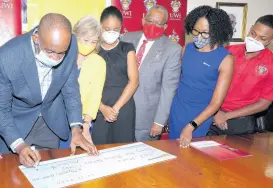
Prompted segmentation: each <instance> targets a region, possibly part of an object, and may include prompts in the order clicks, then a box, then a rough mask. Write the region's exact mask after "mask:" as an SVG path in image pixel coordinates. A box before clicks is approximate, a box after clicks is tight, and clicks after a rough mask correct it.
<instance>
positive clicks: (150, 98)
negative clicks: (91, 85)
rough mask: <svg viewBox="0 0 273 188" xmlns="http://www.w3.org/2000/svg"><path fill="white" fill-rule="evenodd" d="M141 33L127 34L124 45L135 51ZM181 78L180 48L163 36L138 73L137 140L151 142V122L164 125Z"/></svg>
mask: <svg viewBox="0 0 273 188" xmlns="http://www.w3.org/2000/svg"><path fill="white" fill-rule="evenodd" d="M142 34H143V33H142V32H133V33H127V34H126V35H124V36H123V37H122V40H123V41H126V42H130V43H133V44H134V46H135V48H137V46H138V44H139V42H142V41H140V38H141V37H142ZM180 74H181V46H180V45H179V44H177V43H174V42H172V41H171V40H169V39H168V38H167V37H166V36H165V35H163V36H162V37H161V38H160V39H158V40H156V41H155V42H154V43H153V45H152V47H151V49H150V50H149V52H148V53H147V55H146V57H145V58H144V59H143V62H142V64H141V67H140V69H139V87H138V89H137V91H136V93H135V95H134V99H135V103H136V134H135V137H136V140H137V141H145V140H152V138H151V137H150V130H151V127H152V125H153V123H154V122H156V123H158V124H161V125H166V124H167V121H168V118H169V114H170V108H171V104H172V101H173V97H174V95H175V92H176V89H177V87H178V82H179V78H180Z"/></svg>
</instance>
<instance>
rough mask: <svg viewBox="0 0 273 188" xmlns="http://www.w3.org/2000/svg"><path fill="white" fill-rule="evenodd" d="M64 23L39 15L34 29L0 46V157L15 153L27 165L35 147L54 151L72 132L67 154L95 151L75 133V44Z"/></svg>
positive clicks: (78, 115)
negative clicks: (76, 150) (69, 150)
mask: <svg viewBox="0 0 273 188" xmlns="http://www.w3.org/2000/svg"><path fill="white" fill-rule="evenodd" d="M71 30H72V28H71V24H70V22H69V20H68V19H67V18H66V17H64V16H63V15H60V14H52V13H51V14H47V15H45V16H44V17H43V18H42V20H41V22H40V24H39V26H38V27H37V28H35V29H34V30H32V31H30V32H29V33H26V34H24V35H21V36H18V37H16V38H14V39H12V40H10V41H9V42H7V43H6V44H4V45H3V46H2V47H1V48H0V136H1V137H0V153H9V151H10V150H9V149H11V150H12V151H13V152H16V153H17V154H18V155H19V157H20V162H21V163H22V164H23V165H25V166H33V165H34V164H35V163H36V162H38V161H39V160H40V155H39V152H38V151H37V150H35V149H33V147H32V148H31V147H30V146H31V145H32V146H35V147H36V149H52V148H58V146H59V141H60V138H62V139H67V137H68V133H69V131H70V129H69V126H68V122H69V124H70V127H71V129H72V141H71V150H72V153H74V151H75V148H76V146H81V147H82V148H83V149H85V150H86V151H87V152H88V153H92V152H93V153H95V152H96V151H95V147H94V146H93V145H91V144H90V143H89V142H88V141H87V140H86V139H85V138H84V137H83V136H82V134H81V133H82V131H81V122H82V106H81V100H80V93H79V86H78V82H77V78H78V71H77V68H76V59H77V54H78V50H77V42H76V38H75V37H74V36H72V34H71Z"/></svg>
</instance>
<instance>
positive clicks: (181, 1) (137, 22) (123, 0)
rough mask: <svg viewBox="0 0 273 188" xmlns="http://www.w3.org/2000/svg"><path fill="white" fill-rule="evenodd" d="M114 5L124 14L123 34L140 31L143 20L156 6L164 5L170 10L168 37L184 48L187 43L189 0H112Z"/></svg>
mask: <svg viewBox="0 0 273 188" xmlns="http://www.w3.org/2000/svg"><path fill="white" fill-rule="evenodd" d="M112 5H114V6H116V7H118V8H119V9H120V11H121V12H122V15H123V18H124V23H123V30H122V32H123V33H126V32H130V31H140V30H141V29H142V18H143V16H144V15H145V14H146V13H147V10H149V9H150V8H151V7H152V6H154V5H162V6H164V7H165V8H166V9H167V10H168V14H169V15H168V16H169V19H168V23H167V24H168V28H167V29H166V32H165V34H166V36H168V37H169V38H170V39H171V40H172V41H174V42H178V43H179V44H181V45H182V46H183V45H184V42H185V33H184V19H185V17H186V14H187V0H112Z"/></svg>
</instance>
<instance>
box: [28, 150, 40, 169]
mask: <svg viewBox="0 0 273 188" xmlns="http://www.w3.org/2000/svg"><path fill="white" fill-rule="evenodd" d="M30 148H31V150H32V151H34V152H35V146H31V147H30ZM38 165H39V161H36V162H35V168H36V170H38Z"/></svg>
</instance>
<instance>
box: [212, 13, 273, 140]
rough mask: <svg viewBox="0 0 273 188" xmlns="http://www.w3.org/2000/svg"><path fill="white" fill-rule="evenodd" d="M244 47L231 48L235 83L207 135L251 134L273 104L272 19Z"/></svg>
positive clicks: (254, 28) (259, 23)
mask: <svg viewBox="0 0 273 188" xmlns="http://www.w3.org/2000/svg"><path fill="white" fill-rule="evenodd" d="M245 41H246V42H245V44H239V45H232V46H228V47H227V49H228V50H229V51H230V52H231V53H232V55H233V56H234V58H235V67H234V73H233V79H232V83H231V86H230V88H229V92H228V94H227V97H226V99H225V101H224V103H223V105H222V107H221V109H220V110H219V111H218V113H217V114H216V115H215V117H214V123H213V125H212V126H211V128H210V130H209V132H208V135H210V136H211V135H221V134H227V135H234V134H248V133H253V132H254V131H255V130H254V129H255V124H256V121H255V120H256V118H255V117H254V116H253V115H254V114H256V113H258V112H262V111H264V110H266V109H267V108H268V107H269V106H270V104H271V102H272V101H273V53H272V52H271V51H270V50H269V49H268V48H267V46H268V45H269V44H270V43H271V42H272V41H273V15H266V16H263V17H260V18H259V19H258V20H257V21H256V23H255V25H253V26H252V27H251V28H250V32H249V33H248V36H247V38H246V40H245Z"/></svg>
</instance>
